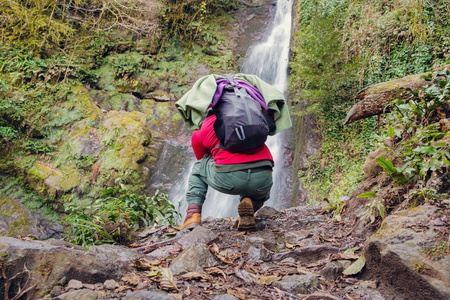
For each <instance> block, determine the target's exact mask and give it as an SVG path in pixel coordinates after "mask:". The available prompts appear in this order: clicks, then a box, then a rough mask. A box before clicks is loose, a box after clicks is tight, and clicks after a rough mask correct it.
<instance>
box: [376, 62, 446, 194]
mask: <svg viewBox="0 0 450 300" xmlns="http://www.w3.org/2000/svg"><path fill="white" fill-rule="evenodd" d="M427 79H432V80H433V84H431V85H429V86H428V87H426V88H425V89H424V90H423V91H418V92H413V91H411V90H408V91H407V92H409V93H410V95H411V98H410V100H409V101H407V102H405V101H398V100H397V101H394V102H393V104H392V107H394V111H393V112H392V113H391V114H390V116H389V119H390V121H391V122H392V124H391V126H390V127H389V130H388V135H389V136H391V137H394V135H397V136H399V137H401V138H402V140H401V141H400V142H399V143H398V144H397V146H396V149H391V150H392V151H394V154H395V157H396V159H397V160H398V161H399V163H398V166H397V167H395V166H394V164H393V162H391V161H390V160H388V159H386V158H384V157H380V158H377V159H376V160H377V162H378V164H379V165H380V166H381V167H383V169H384V170H385V171H386V172H387V173H388V174H389V176H390V177H391V178H392V179H393V180H394V181H395V182H396V183H397V184H399V185H405V184H408V183H411V182H414V183H417V184H419V187H420V189H419V190H416V191H415V192H414V193H415V195H421V196H424V197H425V198H428V197H431V196H430V195H435V193H434V192H436V191H435V190H434V189H430V188H427V187H426V184H427V182H428V181H429V179H430V178H431V174H432V173H433V172H434V173H436V174H438V175H439V174H441V175H443V174H445V173H446V172H448V168H449V166H450V145H449V143H448V142H446V141H444V140H441V139H443V138H444V137H445V136H446V135H447V134H446V133H444V132H442V131H440V127H441V125H440V123H439V119H440V117H439V116H440V115H442V114H444V115H445V111H446V110H448V105H449V103H450V71H448V70H446V69H444V70H443V71H438V72H435V73H434V74H433V75H432V77H431V78H430V77H428V78H427ZM394 126H397V127H398V134H397V133H395V130H394V129H393V128H394ZM420 190H422V192H421V191H420ZM432 190H434V192H433V193H430V192H431V191H432Z"/></svg>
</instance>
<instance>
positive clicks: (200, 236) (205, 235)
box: [178, 226, 217, 248]
mask: <svg viewBox="0 0 450 300" xmlns="http://www.w3.org/2000/svg"><path fill="white" fill-rule="evenodd" d="M216 238H217V234H215V233H214V232H213V231H212V230H210V229H208V228H206V227H203V226H197V227H195V228H194V229H193V230H192V231H191V232H189V233H188V234H185V235H184V236H182V237H181V238H180V239H179V240H178V244H180V245H181V246H183V247H184V248H187V247H189V246H190V245H192V244H208V243H209V242H211V241H213V240H215V239H216Z"/></svg>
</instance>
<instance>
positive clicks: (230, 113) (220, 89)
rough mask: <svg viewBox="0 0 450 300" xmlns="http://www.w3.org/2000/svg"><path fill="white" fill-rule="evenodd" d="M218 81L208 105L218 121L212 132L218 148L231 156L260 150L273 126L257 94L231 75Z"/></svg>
mask: <svg viewBox="0 0 450 300" xmlns="http://www.w3.org/2000/svg"><path fill="white" fill-rule="evenodd" d="M224 76H225V78H221V79H218V80H217V90H216V93H215V94H214V97H213V100H212V102H211V105H212V110H213V112H214V114H215V115H216V117H217V120H216V122H215V123H214V131H215V133H216V135H217V137H218V139H219V141H220V147H221V148H223V149H225V150H227V151H229V152H232V153H242V152H245V153H251V152H252V151H257V150H259V148H260V147H262V146H263V145H264V143H265V142H266V140H267V136H268V135H269V133H271V132H273V131H275V129H276V127H275V122H274V120H273V118H272V117H271V116H270V115H269V114H268V107H267V104H266V102H265V100H264V97H263V96H262V95H261V93H260V91H259V90H258V89H257V88H256V87H254V86H252V85H250V84H248V83H247V82H245V81H243V80H238V79H234V75H229V74H228V75H224Z"/></svg>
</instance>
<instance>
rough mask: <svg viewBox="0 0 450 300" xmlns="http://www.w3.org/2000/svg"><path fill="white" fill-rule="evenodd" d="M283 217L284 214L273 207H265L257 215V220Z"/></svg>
mask: <svg viewBox="0 0 450 300" xmlns="http://www.w3.org/2000/svg"><path fill="white" fill-rule="evenodd" d="M281 215H283V213H282V212H280V211H278V210H276V209H275V208H273V207H270V206H266V205H264V206H263V207H261V208H260V209H259V210H258V211H257V212H256V213H255V218H256V219H272V218H276V217H279V216H281Z"/></svg>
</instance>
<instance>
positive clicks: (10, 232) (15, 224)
mask: <svg viewBox="0 0 450 300" xmlns="http://www.w3.org/2000/svg"><path fill="white" fill-rule="evenodd" d="M36 223H37V222H36V219H35V218H34V217H33V216H32V215H31V213H30V211H29V210H28V209H27V208H26V207H25V206H24V205H23V204H21V203H20V202H18V201H16V200H14V199H12V198H9V197H3V198H0V235H3V236H11V237H13V236H18V235H29V234H32V235H35V234H37V229H36Z"/></svg>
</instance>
